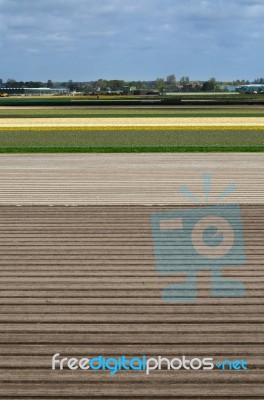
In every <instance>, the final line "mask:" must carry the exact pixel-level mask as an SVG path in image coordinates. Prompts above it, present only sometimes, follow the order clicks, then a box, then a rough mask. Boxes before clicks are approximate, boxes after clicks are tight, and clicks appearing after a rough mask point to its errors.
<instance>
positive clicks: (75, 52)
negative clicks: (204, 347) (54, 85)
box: [0, 0, 264, 81]
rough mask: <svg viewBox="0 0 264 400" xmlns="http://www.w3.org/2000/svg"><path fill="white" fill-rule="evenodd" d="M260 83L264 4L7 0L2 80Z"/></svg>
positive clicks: (0, 41) (0, 5)
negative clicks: (167, 79)
mask: <svg viewBox="0 0 264 400" xmlns="http://www.w3.org/2000/svg"><path fill="white" fill-rule="evenodd" d="M169 74H174V75H175V76H176V78H177V80H178V79H180V77H182V76H189V77H190V79H191V80H207V79H210V78H212V77H215V78H216V79H217V80H222V81H228V80H233V79H234V80H235V79H246V80H247V79H249V80H253V79H255V78H258V77H263V76H264V0H0V78H2V79H3V80H4V81H6V80H7V79H16V80H17V81H20V80H22V81H27V80H33V81H35V80H36V81H37V80H40V81H47V80H48V79H51V80H53V81H68V80H69V79H72V80H74V81H91V80H97V79H100V78H104V79H124V80H131V81H132V80H155V79H156V78H158V77H164V78H165V77H166V76H167V75H169Z"/></svg>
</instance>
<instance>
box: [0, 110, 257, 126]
mask: <svg viewBox="0 0 264 400" xmlns="http://www.w3.org/2000/svg"><path fill="white" fill-rule="evenodd" d="M155 116H158V117H163V118H166V117H179V118H180V117H264V107H263V108H256V107H254V108H252V107H248V108H241V109H239V108H237V109H234V108H224V109H210V108H209V109H208V108H203V109H199V110H197V109H122V108H116V109H114V110H113V109H65V108H63V109H55V108H54V109H42V110H41V109H33V108H27V109H0V123H1V118H118V117H123V118H124V117H129V118H135V117H142V118H143V117H144V118H149V117H155Z"/></svg>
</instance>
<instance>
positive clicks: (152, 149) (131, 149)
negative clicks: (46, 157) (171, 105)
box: [0, 146, 264, 153]
mask: <svg viewBox="0 0 264 400" xmlns="http://www.w3.org/2000/svg"><path fill="white" fill-rule="evenodd" d="M208 152H214V153H229V152H231V153H234V152H239V153H240V152H241V153H244V152H245V153H247V152H250V153H259V152H264V146H108V147H103V146H102V147H97V146H93V147H92V146H91V147H24V148H21V147H6V148H0V153H208Z"/></svg>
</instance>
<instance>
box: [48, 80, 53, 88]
mask: <svg viewBox="0 0 264 400" xmlns="http://www.w3.org/2000/svg"><path fill="white" fill-rule="evenodd" d="M53 87H54V83H53V82H52V80H51V79H49V80H48V82H47V88H53Z"/></svg>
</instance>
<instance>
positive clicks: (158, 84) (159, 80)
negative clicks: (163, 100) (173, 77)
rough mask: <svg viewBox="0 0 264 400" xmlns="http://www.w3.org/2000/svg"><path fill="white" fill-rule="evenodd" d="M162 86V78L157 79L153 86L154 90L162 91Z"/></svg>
mask: <svg viewBox="0 0 264 400" xmlns="http://www.w3.org/2000/svg"><path fill="white" fill-rule="evenodd" d="M164 86H165V81H164V79H163V78H157V79H156V84H155V87H156V89H158V90H162V89H164Z"/></svg>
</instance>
